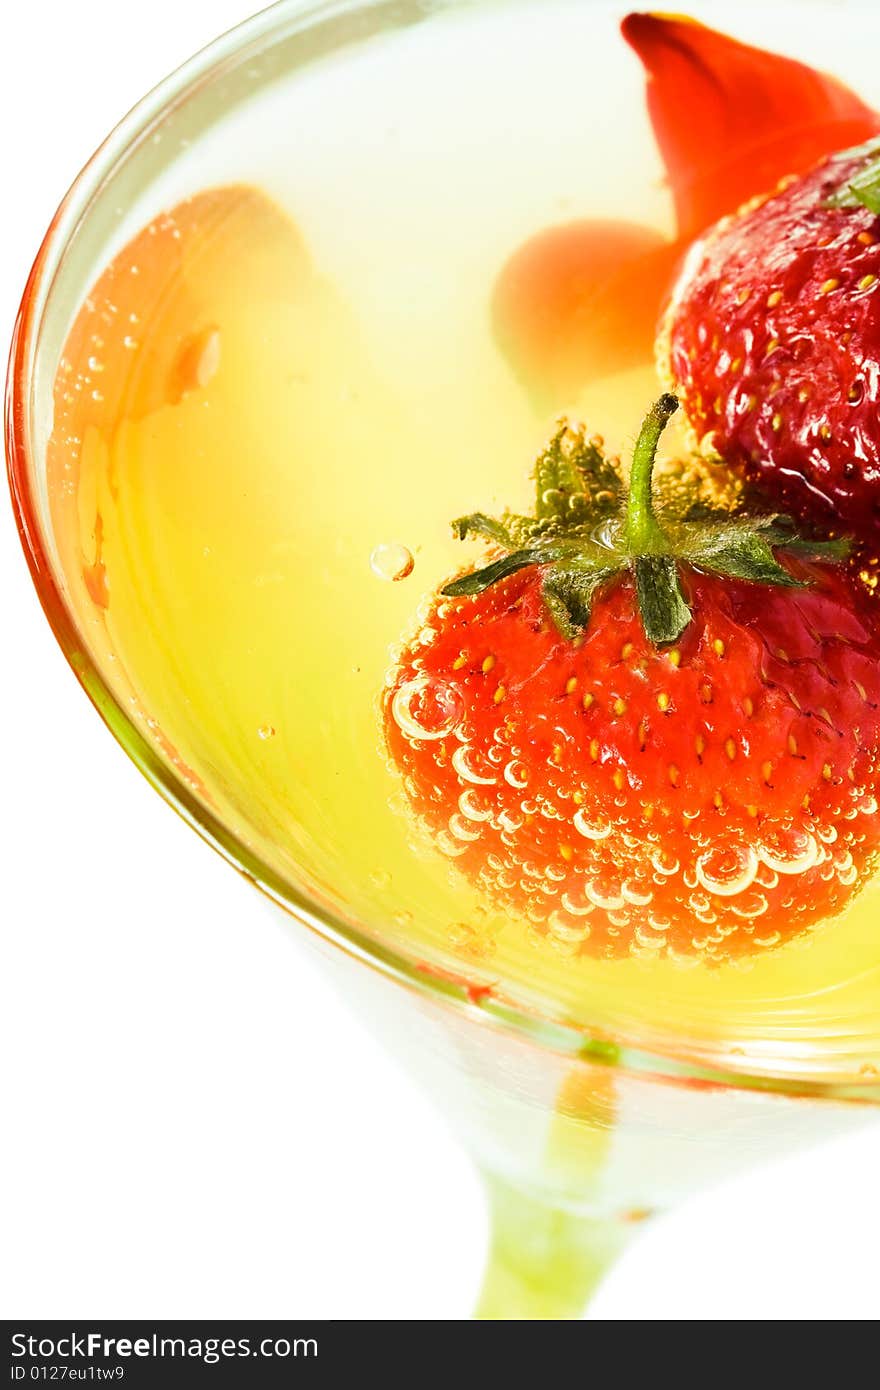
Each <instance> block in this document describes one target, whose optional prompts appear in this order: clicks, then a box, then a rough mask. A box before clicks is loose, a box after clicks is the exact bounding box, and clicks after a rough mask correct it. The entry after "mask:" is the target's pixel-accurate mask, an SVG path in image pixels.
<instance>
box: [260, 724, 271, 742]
mask: <svg viewBox="0 0 880 1390" xmlns="http://www.w3.org/2000/svg"><path fill="white" fill-rule="evenodd" d="M274 737H275V727H274V725H272V724H261V725H260V727H259V729H257V738H262V739H267V738H274Z"/></svg>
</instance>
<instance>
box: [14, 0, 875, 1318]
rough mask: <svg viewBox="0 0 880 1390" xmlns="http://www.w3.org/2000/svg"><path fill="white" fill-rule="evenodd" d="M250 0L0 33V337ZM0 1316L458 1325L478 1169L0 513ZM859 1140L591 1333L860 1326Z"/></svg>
mask: <svg viewBox="0 0 880 1390" xmlns="http://www.w3.org/2000/svg"><path fill="white" fill-rule="evenodd" d="M248 9H249V5H248V0H184V3H182V2H181V0H149V3H146V4H120V3H119V0H77V2H76V3H75V4H69V3H67V0H63V2H62V0H31V3H30V4H27V5H26V4H14V5H12V4H11V5H7V6H4V7H3V16H4V17H3V18H2V19H0V131H2V149H3V175H2V177H3V194H2V206H3V212H2V215H0V332H2V336H3V337H4V339H5V340H6V341H8V338H9V334H10V332H11V328H12V322H13V317H14V313H15V308H16V304H17V301H18V298H19V295H20V293H21V290H22V288H23V285H24V281H25V277H26V274H27V270H28V268H29V265H30V261H31V259H32V257H33V255H34V253H35V251H36V249H37V246H38V244H39V240H40V237H41V235H42V233H43V231H44V229H45V227H46V225H47V223H48V222H49V220H50V217H51V215H52V213H53V211H54V208H55V205H56V203H57V201H58V200H59V198H60V197H61V195H62V193H63V192H64V190H65V188H66V186H67V185H68V184H69V182H70V181H71V179H72V178H73V177H74V175H75V174H76V172H77V169H78V168H79V166H80V164H81V163H82V162H83V161H84V159H85V158H86V157H87V156H88V154H89V153H90V152H91V150H92V149H93V147H94V146H95V145H96V144H97V143H98V142H99V141H100V139H101V138H102V137H103V136H104V134H105V133H106V132H107V130H108V129H109V128H110V126H111V125H112V124H113V123H114V122H115V121H116V120H117V119H118V118H119V117H120V116H121V115H122V114H123V113H124V111H125V110H126V109H127V108H128V107H129V106H130V105H131V104H132V103H133V102H134V100H135V99H136V98H137V97H139V96H140V95H141V94H142V93H143V92H144V91H146V90H147V89H148V88H149V87H150V86H152V85H153V84H154V83H155V82H156V81H158V80H159V79H160V78H161V77H162V76H164V74H165V73H166V72H167V71H168V70H169V69H171V68H172V67H174V66H175V65H177V64H178V63H179V62H181V61H182V60H183V59H185V58H186V57H188V56H189V54H190V53H191V52H192V51H193V50H194V49H196V48H198V47H199V46H201V45H202V44H203V43H205V42H206V41H208V40H209V39H210V38H212V37H213V36H214V35H215V34H216V33H218V32H219V31H220V30H221V29H223V28H224V27H228V26H229V25H231V24H233V23H234V22H236V21H237V20H239V19H241V18H244V17H245V16H246V15H247V13H248ZM0 595H2V607H0V613H2V628H0V631H2V651H3V657H2V667H0V669H2V672H3V675H2V679H0V716H2V724H0V727H2V730H3V742H2V763H0V768H2V774H0V789H2V790H0V795H2V805H0V815H2V819H3V826H2V843H3V859H2V878H0V915H2V941H3V956H4V960H3V970H2V992H3V997H2V1015H3V1017H2V1029H3V1035H4V1036H3V1039H2V1058H3V1062H2V1067H3V1095H2V1113H3V1115H4V1117H5V1122H6V1123H5V1134H4V1137H3V1143H2V1150H0V1166H2V1171H0V1194H2V1203H3V1206H4V1208H5V1210H4V1211H3V1213H2V1226H3V1231H4V1236H3V1244H2V1255H0V1261H2V1270H0V1316H5V1317H14V1316H24V1315H27V1316H30V1317H82V1316H85V1315H89V1316H92V1317H95V1316H99V1317H106V1318H111V1317H151V1316H155V1317H187V1316H190V1317H217V1318H223V1317H230V1318H231V1317H243V1318H248V1317H289V1316H290V1317H299V1316H302V1317H306V1316H316V1317H335V1318H345V1317H354V1318H394V1317H403V1318H423V1317H428V1318H443V1319H453V1318H462V1317H465V1316H467V1314H468V1311H469V1308H470V1305H471V1303H472V1300H473V1297H474V1294H475V1291H476V1288H477V1285H478V1280H479V1274H480V1267H481V1263H482V1259H483V1251H484V1244H485V1238H486V1231H485V1217H484V1213H483V1208H482V1201H481V1195H480V1191H479V1188H478V1185H477V1181H476V1179H475V1177H474V1176H473V1174H472V1173H471V1171H470V1169H469V1166H468V1164H467V1162H466V1160H465V1158H464V1157H463V1155H462V1154H461V1153H460V1152H459V1150H458V1149H457V1147H456V1146H455V1145H454V1144H453V1142H452V1141H451V1139H450V1138H449V1137H448V1135H447V1134H446V1132H445V1130H444V1128H443V1126H442V1124H441V1122H440V1121H439V1119H438V1118H437V1117H436V1116H435V1114H434V1113H433V1111H432V1109H431V1108H430V1105H429V1102H428V1101H427V1099H426V1098H425V1097H423V1096H422V1095H421V1094H419V1093H418V1092H417V1091H416V1090H415V1089H414V1088H413V1087H412V1086H411V1084H410V1083H409V1081H408V1079H407V1078H406V1077H405V1076H404V1075H403V1074H402V1073H401V1072H400V1071H399V1070H398V1068H397V1066H396V1065H395V1064H394V1063H393V1062H392V1061H391V1060H390V1059H389V1058H388V1057H387V1056H385V1055H384V1054H383V1053H382V1052H380V1050H379V1048H378V1047H377V1046H376V1045H375V1044H374V1043H373V1042H372V1040H371V1039H370V1038H369V1037H368V1036H366V1035H365V1034H364V1033H363V1031H362V1030H361V1028H360V1027H359V1026H358V1025H356V1024H355V1023H354V1022H353V1021H352V1020H351V1019H350V1018H349V1016H348V1014H347V1012H346V1010H345V1007H344V1005H343V1004H342V1003H341V1002H340V1001H339V1000H337V998H336V997H335V995H334V994H333V993H332V992H331V991H330V989H329V988H328V986H327V984H326V982H325V980H324V979H323V977H322V976H319V975H318V974H317V973H316V972H315V970H314V967H313V965H312V963H311V961H310V960H309V958H308V956H307V955H306V954H305V953H304V952H303V951H301V950H297V949H295V947H294V946H293V945H292V944H291V939H290V937H289V936H286V935H285V934H284V932H283V931H282V930H280V929H279V927H278V926H277V925H276V924H275V923H274V922H273V919H272V917H271V916H270V915H269V914H268V913H266V912H265V911H262V910H260V905H259V902H258V901H257V899H256V895H253V894H252V891H251V890H249V889H248V888H247V887H246V886H245V885H244V884H243V883H242V882H241V881H240V880H239V879H238V877H237V875H235V874H234V873H232V872H231V871H230V870H229V869H228V868H227V867H226V866H225V865H223V864H222V863H221V862H220V861H219V859H217V858H216V857H215V856H214V855H213V854H212V853H211V852H210V851H209V850H208V849H207V848H206V847H204V846H203V845H202V844H201V843H200V842H199V841H198V840H197V839H196V837H195V836H194V835H193V834H191V833H190V832H189V831H188V830H186V829H185V828H184V826H183V825H182V824H181V823H180V822H179V821H178V820H177V819H176V817H175V816H174V815H173V814H172V813H171V812H170V811H169V810H168V809H167V808H166V807H165V806H164V805H163V804H162V803H161V801H160V800H159V798H158V797H157V796H156V795H155V794H154V793H153V792H151V791H150V790H149V789H148V787H147V786H146V784H145V783H144V782H143V781H142V780H141V778H140V776H139V775H138V773H137V772H136V771H135V769H134V768H133V767H132V766H131V765H129V763H128V762H127V760H126V758H125V757H124V755H123V754H122V753H121V751H120V750H119V749H118V748H117V747H116V745H115V744H114V742H113V740H112V739H111V738H110V736H109V735H108V734H107V732H106V731H105V730H104V728H103V727H102V726H101V724H100V721H99V720H98V718H97V716H96V715H95V714H94V713H93V711H92V709H91V708H90V706H89V705H88V703H87V701H86V700H85V698H84V696H83V695H82V693H81V692H80V690H79V689H78V687H77V684H76V682H75V681H74V679H73V677H72V676H71V674H70V673H69V672H68V670H67V668H66V666H65V663H64V661H63V659H62V657H61V655H60V653H59V651H58V650H57V649H56V647H55V645H54V641H53V639H52V637H51V635H50V632H49V629H48V626H47V625H46V623H45V620H44V619H43V617H42V614H41V612H40V609H39V606H38V604H37V601H36V598H35V596H34V593H33V591H32V589H31V586H30V581H29V578H28V574H27V571H26V567H25V564H24V561H23V558H22V555H21V553H20V550H19V548H18V543H17V539H16V536H15V532H14V527H13V524H12V520H11V514H10V510H9V508H8V506H6V505H5V500H3V505H2V506H0ZM878 1173H880V1127H875V1128H874V1129H873V1130H870V1129H869V1130H867V1131H866V1132H865V1133H864V1134H860V1135H857V1136H856V1137H855V1138H850V1139H848V1140H846V1141H845V1142H836V1143H833V1144H829V1145H826V1146H825V1147H824V1148H821V1149H819V1150H815V1151H813V1152H811V1153H809V1154H807V1155H804V1156H802V1157H799V1158H797V1159H795V1160H793V1161H791V1160H789V1161H787V1162H785V1163H784V1164H778V1165H776V1166H775V1167H774V1168H772V1169H764V1170H762V1171H761V1172H760V1173H756V1174H752V1175H749V1176H748V1177H747V1178H745V1179H743V1180H741V1181H739V1182H737V1183H736V1184H733V1185H728V1186H726V1187H725V1188H724V1189H722V1190H718V1191H715V1192H713V1193H711V1194H710V1195H708V1196H705V1197H702V1198H700V1199H698V1200H697V1201H695V1202H693V1203H691V1205H690V1206H689V1207H687V1208H685V1209H683V1210H681V1211H679V1212H676V1213H674V1214H672V1215H671V1216H669V1217H666V1218H664V1219H662V1220H660V1221H658V1222H657V1223H656V1224H655V1225H654V1226H653V1227H652V1228H651V1229H650V1230H649V1231H648V1232H647V1234H646V1235H645V1236H644V1237H643V1238H642V1239H641V1241H640V1242H639V1243H638V1244H637V1245H636V1246H635V1247H634V1248H633V1249H632V1251H631V1253H630V1254H628V1255H627V1256H626V1257H625V1259H624V1260H623V1262H622V1263H621V1265H620V1266H619V1267H618V1269H617V1270H616V1271H615V1273H614V1274H613V1275H612V1276H611V1278H610V1279H609V1281H608V1283H607V1285H606V1287H605V1288H604V1290H603V1291H602V1293H601V1294H600V1296H599V1298H598V1300H597V1302H596V1304H595V1307H594V1314H595V1316H597V1317H602V1318H606V1319H629V1318H640V1319H642V1318H673V1319H681V1318H688V1317H690V1318H705V1319H710V1318H711V1319H715V1318H729V1319H753V1318H822V1317H827V1318H874V1317H877V1316H878V1315H880V1253H878V1252H880V1211H878V1205H880V1204H878V1193H880V1181H878Z"/></svg>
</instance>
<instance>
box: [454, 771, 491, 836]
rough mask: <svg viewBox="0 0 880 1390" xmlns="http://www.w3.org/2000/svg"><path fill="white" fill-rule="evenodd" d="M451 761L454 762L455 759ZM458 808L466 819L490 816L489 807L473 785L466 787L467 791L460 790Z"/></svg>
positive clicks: (479, 818) (475, 819)
mask: <svg viewBox="0 0 880 1390" xmlns="http://www.w3.org/2000/svg"><path fill="white" fill-rule="evenodd" d="M452 761H453V762H455V759H454V758H453V760H452ZM458 809H459V811H460V812H461V814H462V815H463V816H465V817H466V818H467V819H468V820H474V821H482V820H490V819H491V816H492V809H491V807H489V806H486V805H485V804H484V802H483V799H482V797H481V796H480V793H479V792H478V791H475V790H474V788H473V787H468V789H467V791H463V792H462V794H461V796H460V797H459V798H458Z"/></svg>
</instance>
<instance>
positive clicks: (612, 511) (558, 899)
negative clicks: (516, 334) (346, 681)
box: [383, 396, 880, 962]
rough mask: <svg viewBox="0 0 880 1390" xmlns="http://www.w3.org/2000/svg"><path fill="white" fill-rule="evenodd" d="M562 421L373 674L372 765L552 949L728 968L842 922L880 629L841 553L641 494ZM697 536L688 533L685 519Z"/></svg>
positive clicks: (870, 770) (449, 851)
mask: <svg viewBox="0 0 880 1390" xmlns="http://www.w3.org/2000/svg"><path fill="white" fill-rule="evenodd" d="M675 407H676V402H675V399H674V397H669V396H666V397H663V398H662V399H661V400H660V401H659V402H658V403H657V405H656V406H655V407H654V408H653V409H652V410H651V412H650V413H649V415H648V416H647V418H646V420H645V423H644V425H643V427H642V431H641V433H640V435H639V438H638V442H637V444H636V448H635V453H634V459H633V465H632V470H631V483H630V490H629V493H628V495H627V494H626V493H625V491H624V488H623V485H622V483H621V479H620V476H619V473H618V471H617V469H616V468H615V467H614V466H613V463H612V462H611V461H609V460H608V459H606V458H605V457H604V456H603V455H602V453H601V451H600V450H599V448H598V447H597V445H596V443H595V442H592V443H591V442H589V441H587V440H586V439H585V436H584V433H583V431H582V430H575V429H572V428H571V427H569V426H567V425H566V424H565V423H564V422H563V423H562V424H561V425H560V427H559V429H558V430H557V432H556V433H555V434H554V436H553V438H552V439H551V441H550V443H549V444H548V445H547V447H546V449H545V450H544V451H543V453H542V454H541V456H540V457H539V459H538V463H537V467H536V485H537V505H536V511H535V515H534V517H529V518H527V517H520V516H512V515H509V514H507V515H505V516H504V517H502V518H501V520H494V519H492V518H490V517H487V516H484V515H482V514H481V513H477V514H475V515H472V516H468V517H464V518H462V519H461V520H459V521H457V522H456V523H454V525H455V530H456V533H457V534H458V535H459V536H460V537H465V536H467V535H471V534H475V535H481V536H483V537H485V538H486V539H487V540H488V541H490V542H491V544H492V546H493V548H494V550H493V555H492V557H491V558H490V560H489V562H488V563H487V564H486V565H485V566H483V567H482V568H480V569H477V570H475V571H473V572H470V573H466V574H464V575H462V576H460V577H458V578H457V579H455V580H453V581H452V582H451V583H448V584H446V585H445V587H444V588H443V589H442V590H441V592H440V593H439V594H438V595H436V596H435V599H434V601H433V603H432V605H431V609H430V612H429V614H428V616H427V620H426V621H424V622H423V623H422V624H421V626H420V629H419V632H418V635H417V636H416V637H414V638H413V639H412V640H411V641H410V642H409V644H408V645H407V646H406V647H405V649H404V650H403V651H402V652H401V653H400V655H399V657H398V660H397V664H396V666H395V667H394V668H393V670H392V671H391V672H390V673H389V677H388V682H387V686H386V689H385V692H384V699H383V712H384V729H385V736H386V741H387V747H388V750H389V753H390V756H391V759H392V761H393V763H394V765H395V766H396V768H397V769H398V770H399V772H400V773H401V774H402V778H403V784H404V787H405V790H406V795H407V797H408V801H409V805H410V807H411V809H412V811H413V812H414V813H415V815H416V817H417V819H418V820H419V822H420V823H421V825H422V827H423V829H424V830H425V831H426V832H427V834H428V835H429V836H430V838H431V841H432V843H433V844H434V845H435V846H436V847H437V848H438V849H439V850H440V852H441V853H443V854H444V855H446V856H448V857H449V858H450V859H451V860H452V861H453V862H454V863H455V864H456V865H457V866H458V868H459V869H460V870H461V871H462V872H463V873H464V874H465V875H466V876H467V877H468V878H469V879H470V880H471V881H472V882H474V883H475V884H477V885H478V886H479V887H480V888H481V889H482V890H483V891H484V892H485V894H486V896H487V898H488V899H489V900H490V901H491V902H492V903H493V904H495V905H496V906H498V907H500V908H502V909H503V910H505V911H507V912H509V913H512V914H515V915H517V916H518V917H520V918H525V919H526V920H527V921H528V922H529V923H530V924H531V925H532V927H533V928H534V930H535V931H536V932H537V933H538V934H540V935H541V936H544V937H547V938H549V939H550V940H551V942H552V943H553V944H554V945H556V946H557V947H559V948H560V949H561V950H562V951H564V952H570V953H572V954H574V953H580V952H583V953H586V954H589V955H597V956H608V957H618V956H625V955H627V954H634V955H646V956H657V955H663V954H669V955H670V956H674V957H683V958H690V959H693V958H697V959H705V960H708V961H713V962H720V961H724V960H727V959H730V958H732V957H737V956H742V955H744V954H747V953H750V952H753V951H756V950H758V949H760V948H766V947H770V946H774V945H776V944H777V943H779V942H782V941H786V940H789V939H791V938H792V937H794V936H797V935H799V934H800V933H803V932H804V931H806V930H807V929H809V928H811V927H814V926H816V925H817V924H818V923H820V922H821V921H823V919H825V918H827V917H830V916H833V914H834V913H836V912H838V911H839V910H840V909H841V908H842V907H843V906H844V904H845V903H846V902H847V901H848V900H849V898H850V897H851V895H852V893H853V892H854V891H855V889H856V888H857V887H858V886H859V885H860V884H861V883H863V882H864V880H865V878H866V877H867V875H868V874H869V872H870V871H871V868H872V867H873V865H874V862H875V860H876V858H877V856H878V847H880V815H878V814H877V802H876V800H875V799H874V788H875V783H876V778H877V761H878V758H877V755H878V748H880V633H878V631H877V628H876V625H875V624H874V623H873V622H872V621H871V613H870V602H869V599H868V596H867V593H866V591H865V590H864V588H863V586H861V585H860V584H859V583H858V581H857V580H856V579H855V578H854V577H853V575H852V571H851V569H850V567H849V566H847V565H845V564H843V563H842V562H841V561H842V552H843V550H844V547H843V546H842V545H841V544H840V543H834V542H830V543H812V544H806V543H804V542H801V541H799V540H798V538H797V536H796V534H795V533H794V531H793V530H792V528H791V527H790V525H789V524H788V523H787V522H786V521H785V520H784V519H782V518H779V517H749V516H747V515H744V514H742V513H740V512H737V511H735V510H734V511H733V512H731V511H729V510H723V511H722V510H719V509H718V508H717V507H715V508H713V507H712V506H711V505H708V504H707V502H706V500H705V499H699V500H698V505H697V506H696V507H695V506H694V505H693V502H692V501H689V500H688V497H687V495H686V488H685V487H684V483H685V482H686V481H687V479H686V476H675V477H673V478H672V479H671V480H667V481H666V482H665V484H664V480H663V479H659V480H658V481H657V482H655V483H652V469H653V463H654V453H655V449H656V445H657V441H658V439H659V436H660V433H661V431H662V429H663V426H664V424H665V422H666V420H667V419H668V417H669V416H670V414H671V413H672V412H673V411H674V409H675ZM697 517H698V519H697Z"/></svg>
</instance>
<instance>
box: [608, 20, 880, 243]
mask: <svg viewBox="0 0 880 1390" xmlns="http://www.w3.org/2000/svg"><path fill="white" fill-rule="evenodd" d="M621 32H622V33H623V37H624V38H625V39H626V41H627V43H629V44H630V45H631V47H632V48H634V49H635V51H636V53H637V54H638V55H639V57H640V58H641V60H642V62H643V63H644V65H645V69H646V71H647V74H648V110H649V112H650V115H651V120H652V122H653V125H654V132H655V134H656V136H657V142H658V144H659V146H660V151H661V154H662V155H663V160H664V162H665V164H666V169H667V173H668V175H669V182H670V185H671V189H672V195H673V198H674V200H675V210H676V215H677V218H678V230H679V234H680V235H681V236H682V237H685V238H688V239H690V238H693V237H694V236H696V235H697V234H698V233H699V232H701V231H703V229H704V228H705V227H707V226H708V225H709V223H711V222H714V221H715V220H716V219H717V218H719V217H722V216H723V215H724V214H725V213H728V212H732V211H733V210H734V209H735V208H737V207H739V206H740V204H741V203H744V202H746V200H747V199H749V198H751V197H754V195H755V194H758V193H763V192H765V191H767V190H769V189H771V188H773V187H774V186H775V184H776V183H778V182H779V180H780V179H781V178H783V177H784V176H785V175H786V174H798V173H802V172H803V171H804V170H806V169H808V168H809V167H810V166H811V165H812V164H815V163H816V161H817V160H819V159H821V158H822V156H823V155H826V154H830V153H831V152H832V151H833V150H839V149H844V148H845V147H846V146H847V145H855V144H858V143H860V142H861V141H862V140H867V139H868V138H869V137H870V136H871V135H874V134H876V133H877V132H878V130H880V117H878V115H877V113H876V112H875V111H872V110H871V109H870V108H869V107H867V106H866V105H865V104H864V102H862V101H861V100H860V99H859V97H857V96H856V95H855V93H854V92H851V91H850V90H849V88H848V87H845V86H844V85H843V83H842V82H839V81H838V80H837V78H835V77H829V76H827V74H825V73H822V72H817V71H816V69H814V68H811V67H807V66H806V64H805V63H799V62H796V61H795V60H794V59H793V58H783V57H781V56H780V55H779V54H776V53H768V52H766V51H765V50H764V49H760V48H752V47H750V46H749V45H748V44H744V43H740V42H738V40H736V39H732V38H729V37H728V36H727V35H726V34H721V33H719V32H718V31H717V30H715V29H709V28H707V27H706V26H705V25H703V24H698V23H697V22H696V21H695V20H692V19H686V18H683V17H681V18H679V17H675V16H666V15H655V14H630V15H627V17H626V19H624V21H623V23H622V25H621Z"/></svg>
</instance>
